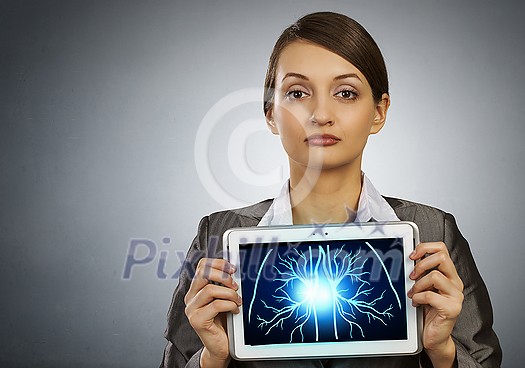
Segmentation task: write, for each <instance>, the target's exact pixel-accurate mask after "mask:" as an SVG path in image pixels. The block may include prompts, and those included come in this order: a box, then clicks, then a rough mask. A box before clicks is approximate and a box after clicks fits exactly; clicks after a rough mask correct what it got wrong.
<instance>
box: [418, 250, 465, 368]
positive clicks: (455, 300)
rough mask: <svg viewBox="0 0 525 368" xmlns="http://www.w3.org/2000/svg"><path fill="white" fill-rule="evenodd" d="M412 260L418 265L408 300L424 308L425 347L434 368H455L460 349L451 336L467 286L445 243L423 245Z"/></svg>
mask: <svg viewBox="0 0 525 368" xmlns="http://www.w3.org/2000/svg"><path fill="white" fill-rule="evenodd" d="M410 259H412V260H415V261H418V262H417V263H416V265H415V267H414V270H413V271H412V273H411V274H410V278H411V279H412V280H417V281H416V282H415V284H414V286H412V288H411V289H410V290H409V291H408V297H409V298H411V299H412V305H414V306H420V305H421V306H423V316H424V319H423V347H424V348H425V351H426V353H427V355H428V356H429V358H430V360H431V361H432V364H433V366H434V368H437V367H452V366H453V364H454V359H455V356H456V347H455V344H454V341H453V340H452V337H451V333H452V329H453V328H454V325H455V324H456V320H457V318H458V315H459V313H460V312H461V307H462V304H463V282H462V281H461V279H460V277H459V275H458V273H457V271H456V267H455V266H454V263H452V260H451V259H450V255H449V253H448V249H447V247H446V245H445V244H444V243H443V242H436V243H420V244H419V245H418V246H417V247H416V249H415V250H414V252H412V254H411V255H410Z"/></svg>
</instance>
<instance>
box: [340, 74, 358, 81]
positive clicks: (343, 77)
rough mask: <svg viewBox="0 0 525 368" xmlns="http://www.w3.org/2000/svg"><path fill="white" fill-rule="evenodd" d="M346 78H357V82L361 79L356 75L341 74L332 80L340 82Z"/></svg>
mask: <svg viewBox="0 0 525 368" xmlns="http://www.w3.org/2000/svg"><path fill="white" fill-rule="evenodd" d="M346 78H357V79H359V81H361V78H359V76H358V75H357V74H356V73H347V74H341V75H338V76H337V77H335V78H334V80H341V79H346Z"/></svg>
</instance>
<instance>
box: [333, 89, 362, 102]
mask: <svg viewBox="0 0 525 368" xmlns="http://www.w3.org/2000/svg"><path fill="white" fill-rule="evenodd" d="M335 95H336V96H339V97H341V98H343V99H345V100H354V99H356V98H357V93H356V92H355V91H352V90H351V89H343V90H342V91H339V92H337V93H336V94H335Z"/></svg>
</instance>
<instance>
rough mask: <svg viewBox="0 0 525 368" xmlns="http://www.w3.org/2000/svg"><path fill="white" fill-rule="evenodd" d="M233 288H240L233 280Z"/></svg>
mask: <svg viewBox="0 0 525 368" xmlns="http://www.w3.org/2000/svg"><path fill="white" fill-rule="evenodd" d="M232 286H233V287H234V288H235V289H237V288H238V287H239V285H237V283H236V282H235V280H232Z"/></svg>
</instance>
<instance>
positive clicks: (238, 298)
mask: <svg viewBox="0 0 525 368" xmlns="http://www.w3.org/2000/svg"><path fill="white" fill-rule="evenodd" d="M237 300H238V301H239V305H241V304H242V298H241V296H240V295H238V296H237Z"/></svg>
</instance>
